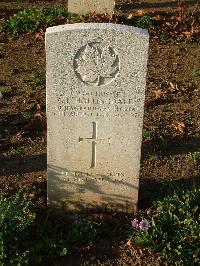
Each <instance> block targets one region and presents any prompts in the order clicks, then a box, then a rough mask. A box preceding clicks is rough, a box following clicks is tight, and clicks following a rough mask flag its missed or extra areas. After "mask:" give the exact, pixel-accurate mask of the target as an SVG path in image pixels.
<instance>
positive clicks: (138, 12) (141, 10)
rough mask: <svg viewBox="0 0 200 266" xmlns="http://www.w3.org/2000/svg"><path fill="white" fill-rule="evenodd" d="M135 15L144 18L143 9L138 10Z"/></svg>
mask: <svg viewBox="0 0 200 266" xmlns="http://www.w3.org/2000/svg"><path fill="white" fill-rule="evenodd" d="M136 13H137V14H138V15H139V16H144V15H145V10H144V9H138V10H137V11H136Z"/></svg>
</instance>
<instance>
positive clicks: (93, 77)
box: [74, 43, 120, 86]
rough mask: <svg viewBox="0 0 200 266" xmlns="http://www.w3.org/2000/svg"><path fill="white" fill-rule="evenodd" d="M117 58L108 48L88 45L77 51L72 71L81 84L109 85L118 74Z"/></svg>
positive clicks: (110, 48) (118, 63) (112, 50)
mask: <svg viewBox="0 0 200 266" xmlns="http://www.w3.org/2000/svg"><path fill="white" fill-rule="evenodd" d="M119 68H120V62H119V57H118V55H117V54H116V52H115V51H114V49H113V48H112V47H110V46H106V47H102V44H101V43H89V44H87V45H85V46H83V47H81V48H80V49H79V51H78V52H77V53H76V55H75V58H74V71H75V73H76V75H77V77H78V78H79V80H81V81H82V82H84V83H85V84H88V85H95V86H103V85H106V84H108V83H111V82H112V81H113V80H114V79H115V78H116V76H117V75H118V73H119Z"/></svg>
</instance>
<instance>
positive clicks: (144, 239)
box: [128, 189, 200, 266]
mask: <svg viewBox="0 0 200 266" xmlns="http://www.w3.org/2000/svg"><path fill="white" fill-rule="evenodd" d="M199 201H200V189H195V190H185V191H181V190H179V191H178V192H177V193H176V192H174V194H173V195H170V196H168V197H166V198H164V199H163V200H162V201H158V202H156V203H154V205H153V207H152V208H151V213H152V215H151V216H147V215H146V216H145V217H142V218H140V217H136V218H134V219H133V220H132V221H131V228H132V229H131V230H129V241H128V243H129V246H130V243H133V244H135V245H139V246H141V247H148V248H153V249H154V250H155V251H157V252H159V253H160V254H161V256H162V257H164V258H166V259H169V260H171V261H172V262H174V263H175V265H184V266H190V265H194V266H195V265H199V264H200V258H199V232H200V223H199V217H200V209H199ZM191 262H192V264H191Z"/></svg>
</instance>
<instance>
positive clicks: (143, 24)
mask: <svg viewBox="0 0 200 266" xmlns="http://www.w3.org/2000/svg"><path fill="white" fill-rule="evenodd" d="M151 25H152V22H151V18H150V17H149V16H143V17H141V18H138V19H137V20H136V21H135V26H136V27H139V28H143V29H148V28H150V27H151Z"/></svg>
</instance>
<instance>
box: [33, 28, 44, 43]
mask: <svg viewBox="0 0 200 266" xmlns="http://www.w3.org/2000/svg"><path fill="white" fill-rule="evenodd" d="M35 40H40V41H43V40H44V31H43V30H40V31H39V32H37V33H36V34H35Z"/></svg>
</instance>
